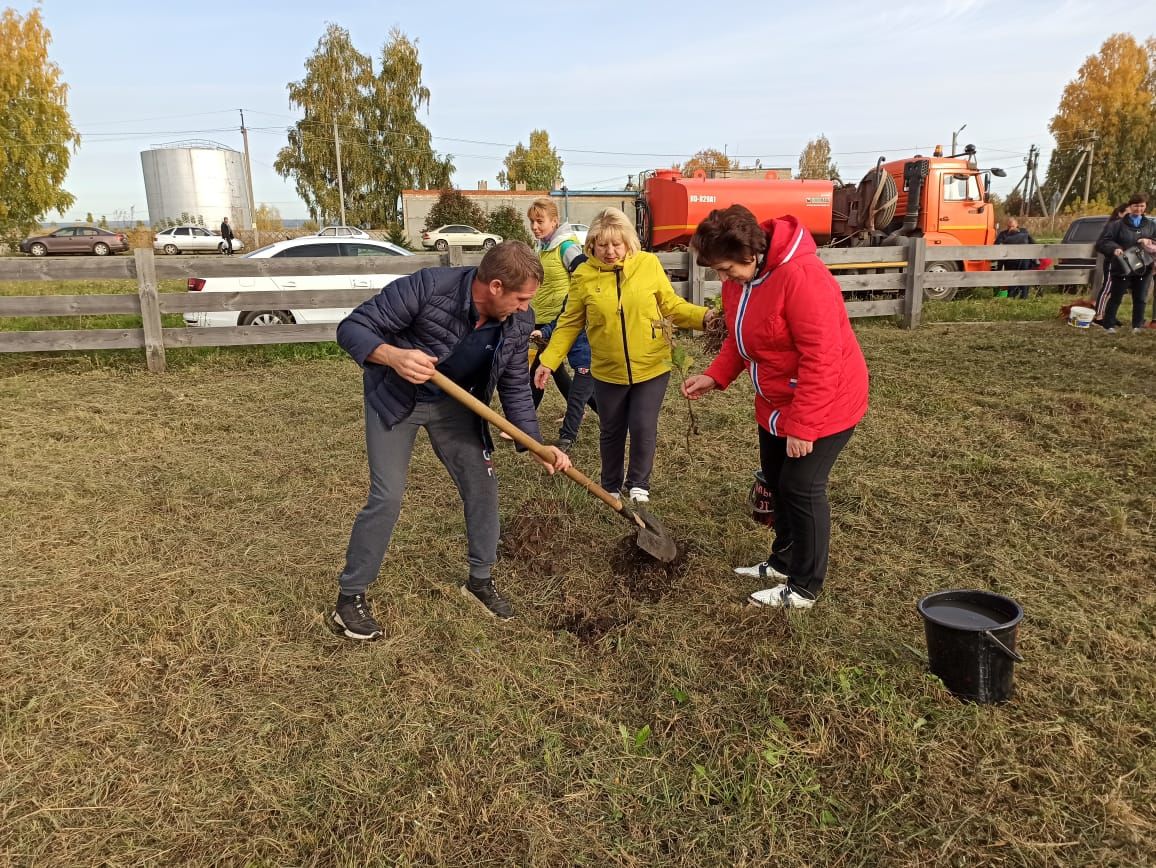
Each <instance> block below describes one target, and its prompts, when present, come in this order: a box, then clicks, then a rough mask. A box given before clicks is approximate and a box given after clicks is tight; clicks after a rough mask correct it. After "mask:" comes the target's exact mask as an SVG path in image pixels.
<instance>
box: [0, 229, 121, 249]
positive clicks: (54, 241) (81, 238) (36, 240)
mask: <svg viewBox="0 0 1156 868" xmlns="http://www.w3.org/2000/svg"><path fill="white" fill-rule="evenodd" d="M126 250H128V239H127V238H125V237H124V234H123V233H120V232H110V231H108V230H107V229H100V228H98V227H96V226H61V227H60V228H59V229H57V230H56V231H55V232H49V233H48V234H46V235H33V236H32V237H30V238H25V239H24V240H23V241H21V242H20V252H21V253H29V254H31V255H32V256H48V255H49V254H57V253H90V254H92V255H93V256H108V255H109V254H110V253H123V252H124V251H126Z"/></svg>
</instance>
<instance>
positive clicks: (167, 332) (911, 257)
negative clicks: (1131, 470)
mask: <svg viewBox="0 0 1156 868" xmlns="http://www.w3.org/2000/svg"><path fill="white" fill-rule="evenodd" d="M819 256H820V258H821V259H822V260H823V262H825V263H826V264H827V266H828V267H829V268H830V269H831V270H832V272H834V273H835V275H836V277H837V280H838V282H839V285H840V286H841V288H842V290H843V292H844V295H845V296H846V297H847V299H848V300H847V312H848V314H849V315H850V316H852V317H864V316H900V317H902V318H903V323H904V325H905V326H906V327H907V328H915V327H917V326H918V325H919V322H920V318H921V311H922V307H923V301H924V290H925V289H926V288H928V287H942V288H948V287H983V286H1080V285H1086V284H1089V283H1093V282H1094V280H1095V275H1097V274H1098V273H1099V271H1100V269H1099V268H1093V267H1088V268H1074V269H1063V270H1056V271H992V272H966V273H965V272H954V273H952V272H947V273H942V272H940V273H931V272H927V271H926V270H925V269H926V267H927V263H928V262H948V263H957V262H959V261H961V260H962V259H963V258H964V257H966V258H968V259H972V260H975V259H979V260H993V261H998V260H1008V259H1011V260H1016V259H1036V258H1044V257H1047V258H1052V259H1055V260H1058V259H1061V258H1067V259H1076V258H1083V259H1091V258H1093V257H1094V256H1095V253H1094V252H1093V249H1092V245H1090V244H1030V245H1016V246H1006V245H1004V246H991V247H934V248H930V249H929V248H928V246H927V245H926V243H925V242H924V240H923V239H922V238H919V239H915V240H914V241H913V243H911V244H910V245H908V246H905V247H860V248H824V249H821V250H820V251H819ZM659 259H660V260H661V261H662V264H663V267H664V268H665V269H666V270H667V272H668V273H670V274H671V275H672V278H673V279H672V284H673V286H674V288H675V291H676V292H678V293H679V294H680V295H682V296H683V297H684V298H687V299H690V300H692V301H694V302H696V303H702V302H703V301H704V300H705V299H707V298H710V297H711V296H714V295H717V294H718V292H719V288H720V287H721V285H722V284H721V283H720V282H719V281H718V280H717V279H709V278H710V277H711V276H712V275H713V276H714V277H717V275H714V273H713V272H711V271H709V270H708V269H705V268H702V267H701V266H698V265H697V264H695V263H694V262H692V261H691V259H690V256H689V254H687V253H685V252H683V253H661V254H659ZM480 261H481V254H479V253H463V252H462V249H461V248H459V247H451V248H450V249H449V251H448V252H447V253H442V254H434V255H420V256H404V257H402V256H396V257H393V256H385V257H340V258H338V257H326V258H316V259H296V258H279V259H246V258H244V257H225V256H221V257H196V256H164V257H154V255H153V251H152V250H151V249H150V248H144V249H137V250H135V251H133V256H132V257H127V256H123V257H104V258H71V257H46V258H27V259H24V258H22V259H14V258H13V259H3V260H0V281H14V280H24V281H31V280H42V281H67V280H135V281H136V282H137V292H136V293H119V294H114V295H36V296H0V318H2V317H51V316H76V315H85V316H95V315H107V314H120V315H131V316H139V317H140V318H141V327H140V328H121V329H102V328H93V329H73V330H53V331H0V353H20V352H49V351H78V350H113V349H140V348H143V349H144V351H145V358H146V361H147V364H148V368H149V370H150V371H163V370H164V368H165V351H166V350H167V349H171V348H173V347H222V346H240V345H256V344H280V343H309V342H316V341H331V340H333V338H334V332H335V330H336V324H314V325H263V326H257V325H251V326H232V327H218V328H168V327H165V326H164V325H163V324H162V320H161V316H162V315H163V314H177V313H186V312H216V311H237V312H238V313H239V312H241V311H251V310H293V309H297V310H302V309H310V308H334V307H336V308H347V307H354V306H356V305H358V304H360V303H361V302H362V301H364V300H365V299H367V298H369V297H370V296H372V295H374V294H376V293H377V292H378V290H379V288H378V287H359V288H356V289H335V290H278V291H264V290H254V291H249V292H181V293H161V292H158V290H157V282H158V280H161V279H173V278H182V279H183V278H189V277H206V278H207V277H245V276H249V277H256V276H288V275H298V276H316V275H328V274H343V275H350V274H352V275H357V274H410V273H412V272H414V271H417V270H418V269H421V268H426V267H429V266H435V265H475V264H477V263H478V262H480ZM864 296H867V298H864ZM879 296H882V297H879Z"/></svg>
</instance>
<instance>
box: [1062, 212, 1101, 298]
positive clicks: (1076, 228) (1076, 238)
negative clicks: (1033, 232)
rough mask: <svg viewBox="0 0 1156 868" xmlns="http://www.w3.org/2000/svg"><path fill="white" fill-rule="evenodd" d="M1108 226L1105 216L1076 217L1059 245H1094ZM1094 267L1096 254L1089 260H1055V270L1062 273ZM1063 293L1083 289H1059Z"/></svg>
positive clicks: (1074, 287) (1079, 258)
mask: <svg viewBox="0 0 1156 868" xmlns="http://www.w3.org/2000/svg"><path fill="white" fill-rule="evenodd" d="M1107 224H1108V218H1107V216H1106V215H1102V216H1099V217H1077V218H1076V219H1075V220H1073V221H1072V222H1071V224H1070V225H1069V226H1068V231H1067V232H1065V233H1064V237H1063V240H1062V241H1061V242H1060V243H1061V244H1095V243H1096V242H1097V241H1099V240H1100V234H1101V233H1102V232H1103V231H1104V227H1105V226H1106V225H1107ZM1095 265H1096V254H1095V253H1093V254H1092V256H1091V258H1085V257H1066V258H1064V259H1057V260H1056V270H1057V271H1063V270H1066V269H1071V268H1094V267H1095ZM1061 289H1062V290H1063V291H1064V292H1067V291H1069V290H1071V291H1078V290H1080V289H1083V286H1082V285H1079V286H1076V285H1073V286H1070V287H1069V286H1064V287H1061Z"/></svg>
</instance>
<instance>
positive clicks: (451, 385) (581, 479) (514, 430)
mask: <svg viewBox="0 0 1156 868" xmlns="http://www.w3.org/2000/svg"><path fill="white" fill-rule="evenodd" d="M430 382H431V383H433V384H434V385H435V386H437V387H438V388H439V389H441V390H442V391H443V392H445V393H446V394H447V395H449V396H450V397H451V398H453V399H454V400H455V401H457V402H458V403H459V404H463V405H464V406H466V407H469V408H470V409H471V410H473V411H474V412H475V413H477V414H478V415H479V416H481V417H482V418H483V419H485V420H486V421H487V422H489V423H490V424H491V425H493V426H494V427H495V428H498V429H499V430H501V431H505V432H506V433H507V434H509V435H510V436H511V437H513V438H514V442H515V443H517V444H518V445H519V446H524V447H526V448H527V449H529V450H530V451H531V452H533V453H534V454H535V455H537V456H538V457H539V458H541V459H543V460H544V461H549V462H553V460H554V450H553V449H551V448H550V447H548V446H544V445H542V444H541V443H539V442H538V441H537V440H535V439H534V438H533V437H531V436H530V435H529V434H527V433H526V432H525V431H523V430H522V429H521V428H519V427H518V426H517V425H515V424H514V423H513V422H511V421H510V420H509V419H507V418H506V417H505V416H503V415H501V414H500V413H496V412H494V409H493V408H492V407H489V406H487V405H485V404H483V403H482V402H481V401H479V400H478V399H477V398H475V397H474V396H473V395H471V394H470V393H469V392H467V391H466V390H465V389H463V388H462V387H461V386H459V385H458V384H457V383H455V382H454V381H453V380H451V379H449V378H448V377H447V376H446V375H445V374H442V373H440V372H439V371H434V374H433V376H432V377H430ZM564 472H565V474H566V475H567V476H568V477H570V479H572V480H574V481H575V482H577V483H578V484H579V485H581V486H582V487H583V488H585V489H586V490H587V491H589V492H590V493H591V494H593V495H594V496H595V497H597V498H598V499H599V500H601V501H602V502H603V503H605V504H606V505H607V506H609V507H610V508H611V509H613V510H614V511H615V512H622V502H621V501H619V500H618V499H617V498H615V497H613V496H611V494H610V493H609V492H608V491H607V490H606V489H605V488H603V487H602V486H601V485H599V484H598V483H596V482H595V481H594V480H593V479H591V478H590V477H589V476H587V475H586V474H585V473H583V472H582V471H581V470H579V469H578V468H576V467H573V466H571V467H567V468H566V470H565V471H564Z"/></svg>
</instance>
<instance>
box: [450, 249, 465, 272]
mask: <svg viewBox="0 0 1156 868" xmlns="http://www.w3.org/2000/svg"><path fill="white" fill-rule="evenodd" d="M461 264H462V248H461V247H459V246H457V245H456V244H451V245H450V266H451V267H452V268H456V267H458V266H459V265H461Z"/></svg>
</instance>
